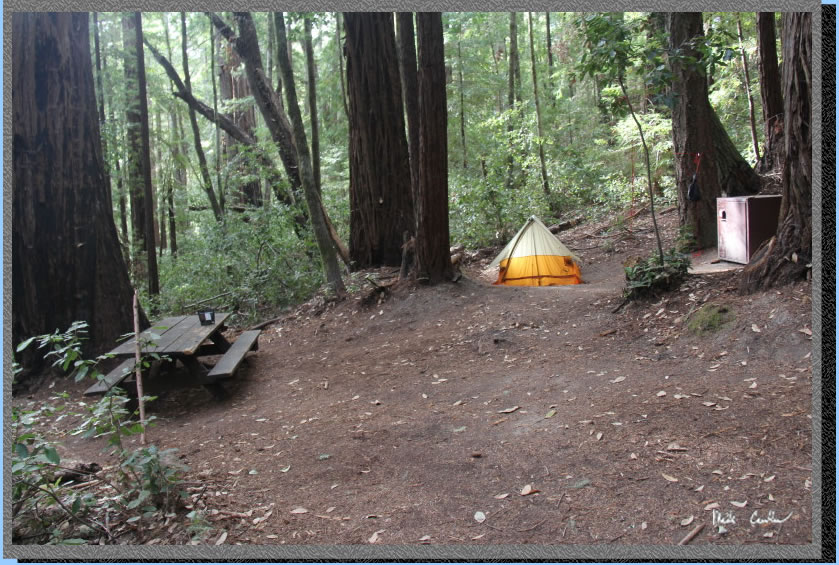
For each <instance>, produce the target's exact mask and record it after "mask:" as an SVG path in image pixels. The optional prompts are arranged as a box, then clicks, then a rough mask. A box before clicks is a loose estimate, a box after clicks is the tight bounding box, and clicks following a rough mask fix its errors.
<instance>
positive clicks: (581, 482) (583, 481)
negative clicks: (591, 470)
mask: <svg viewBox="0 0 839 565" xmlns="http://www.w3.org/2000/svg"><path fill="white" fill-rule="evenodd" d="M590 484H591V481H590V480H588V479H580V480H579V481H577V482H576V483H574V484H573V485H569V487H568V488H583V487H585V486H588V485H590Z"/></svg>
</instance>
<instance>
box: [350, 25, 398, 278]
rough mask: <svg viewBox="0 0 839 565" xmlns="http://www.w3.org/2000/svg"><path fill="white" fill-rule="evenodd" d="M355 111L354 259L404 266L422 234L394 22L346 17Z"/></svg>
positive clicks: (352, 146)
mask: <svg viewBox="0 0 839 565" xmlns="http://www.w3.org/2000/svg"><path fill="white" fill-rule="evenodd" d="M344 26H345V29H346V34H347V40H346V53H347V91H348V94H349V102H350V105H349V110H350V148H349V154H350V257H351V258H352V260H353V261H354V262H355V263H356V266H357V267H359V268H365V267H371V266H376V265H393V266H399V265H400V264H401V262H402V234H403V232H405V231H408V232H411V233H413V232H414V202H413V196H412V194H411V177H410V173H409V170H410V168H409V167H410V165H409V161H408V144H407V141H406V139H405V120H404V117H403V107H402V89H401V87H400V83H399V69H398V64H397V59H396V38H395V35H394V29H393V15H392V14H391V13H386V12H377V13H354V12H345V13H344Z"/></svg>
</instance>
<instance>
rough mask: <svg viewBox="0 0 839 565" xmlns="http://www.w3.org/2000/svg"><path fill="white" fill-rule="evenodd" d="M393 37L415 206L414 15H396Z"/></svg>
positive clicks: (416, 184) (415, 58)
mask: <svg viewBox="0 0 839 565" xmlns="http://www.w3.org/2000/svg"><path fill="white" fill-rule="evenodd" d="M396 35H397V39H398V43H397V48H398V56H399V77H400V80H401V83H402V100H403V102H404V105H405V116H406V118H407V122H408V161H409V163H410V166H411V195H412V198H413V201H414V202H417V198H418V191H419V98H418V93H417V52H416V47H415V46H414V14H413V13H412V12H397V13H396ZM415 210H416V206H415ZM409 233H410V234H413V233H414V229H411V230H409Z"/></svg>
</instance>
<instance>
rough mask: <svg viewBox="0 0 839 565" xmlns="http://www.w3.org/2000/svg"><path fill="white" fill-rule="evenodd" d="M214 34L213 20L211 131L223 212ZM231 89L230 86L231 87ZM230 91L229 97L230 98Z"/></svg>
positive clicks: (217, 187) (217, 186)
mask: <svg viewBox="0 0 839 565" xmlns="http://www.w3.org/2000/svg"><path fill="white" fill-rule="evenodd" d="M215 45H216V36H215V33H213V22H210V83H211V84H212V85H213V116H214V117H215V119H214V120H213V131H214V132H215V142H216V155H215V157H216V158H215V164H216V166H215V169H216V192H217V193H218V206H219V209H220V210H221V213H222V214H224V193H225V190H224V185H223V184H222V182H221V129H220V128H219V127H218V113H219V112H218V89H217V88H216V54H215ZM231 90H232V88H231ZM232 97H233V96H232V92H231V98H232Z"/></svg>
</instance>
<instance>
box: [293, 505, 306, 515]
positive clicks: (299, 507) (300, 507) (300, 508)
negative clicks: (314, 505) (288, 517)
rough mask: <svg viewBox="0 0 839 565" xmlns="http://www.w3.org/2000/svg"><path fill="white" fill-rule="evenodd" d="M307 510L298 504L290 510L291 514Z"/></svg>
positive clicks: (303, 512) (302, 512)
mask: <svg viewBox="0 0 839 565" xmlns="http://www.w3.org/2000/svg"><path fill="white" fill-rule="evenodd" d="M307 512H308V510H306V509H305V508H303V507H302V506H298V507H297V508H295V509H294V510H292V511H291V513H292V514H305V513H307Z"/></svg>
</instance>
